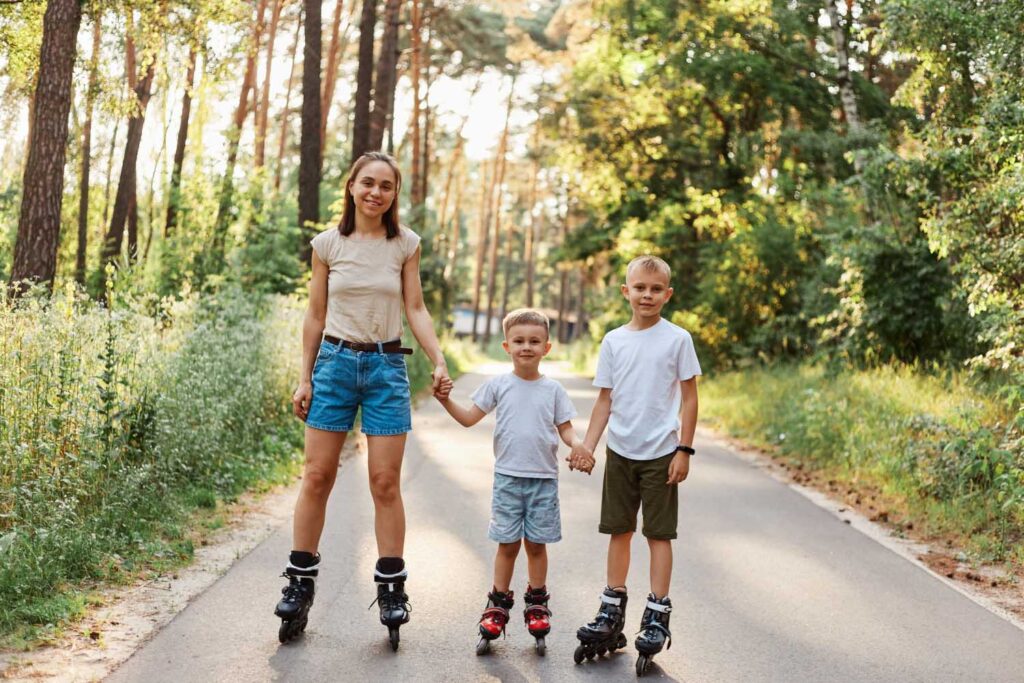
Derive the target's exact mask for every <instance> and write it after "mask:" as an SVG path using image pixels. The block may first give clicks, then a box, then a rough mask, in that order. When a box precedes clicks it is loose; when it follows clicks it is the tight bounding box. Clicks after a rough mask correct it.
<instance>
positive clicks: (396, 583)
mask: <svg viewBox="0 0 1024 683" xmlns="http://www.w3.org/2000/svg"><path fill="white" fill-rule="evenodd" d="M407 577H408V572H406V571H405V569H404V568H403V569H402V570H401V571H399V572H397V573H395V574H381V572H380V570H379V569H378V570H376V571H375V572H374V574H373V580H374V581H376V582H377V599H376V600H374V601H373V602H371V603H370V607H373V606H374V605H377V606H378V607H380V623H382V624H383V625H385V626H387V627H388V640H390V642H391V650H392V651H394V652H397V651H398V642H399V639H400V638H399V635H398V628H399V627H400V626H401V625H402V624H407V623H408V622H409V612H411V611H412V610H411V608H410V607H409V596H408V595H407V594H406V592H405V580H406V578H407Z"/></svg>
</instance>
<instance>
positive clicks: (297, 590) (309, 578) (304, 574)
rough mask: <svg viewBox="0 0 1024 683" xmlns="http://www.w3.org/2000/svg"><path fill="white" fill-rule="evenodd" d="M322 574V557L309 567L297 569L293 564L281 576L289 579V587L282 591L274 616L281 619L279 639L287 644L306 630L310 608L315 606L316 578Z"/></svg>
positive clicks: (317, 558) (318, 557) (317, 557)
mask: <svg viewBox="0 0 1024 683" xmlns="http://www.w3.org/2000/svg"><path fill="white" fill-rule="evenodd" d="M319 573H320V556H319V555H317V556H316V558H315V562H314V564H311V565H310V566H308V567H297V566H295V565H294V564H292V563H291V562H289V563H288V566H287V567H286V568H285V570H284V573H283V574H281V576H283V577H285V578H287V579H288V585H287V586H285V587H284V588H282V589H281V593H283V597H282V598H281V601H280V602H279V603H277V607H276V608H275V609H274V614H275V615H277V616H278V617H280V618H281V628H280V629H278V632H277V639H278V640H280V641H281V642H282V643H287V642H288V641H290V640H291V639H292V638H295V637H296V636H298V635H299V634H300V633H302V632H303V631H305V630H306V623H307V622H308V621H309V608H310V607H312V606H313V596H314V594H315V593H316V577H317V575H318V574H319Z"/></svg>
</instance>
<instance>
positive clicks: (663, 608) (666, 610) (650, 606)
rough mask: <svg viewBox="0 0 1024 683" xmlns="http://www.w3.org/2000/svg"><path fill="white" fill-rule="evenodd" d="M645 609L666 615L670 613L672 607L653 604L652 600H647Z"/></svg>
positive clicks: (658, 603) (657, 603)
mask: <svg viewBox="0 0 1024 683" xmlns="http://www.w3.org/2000/svg"><path fill="white" fill-rule="evenodd" d="M647 609H651V610H654V611H655V612H661V613H662V614H668V613H669V612H671V611H672V605H663V604H661V603H660V602H653V601H652V600H648V601H647Z"/></svg>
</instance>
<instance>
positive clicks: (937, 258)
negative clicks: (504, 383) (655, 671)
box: [0, 0, 1024, 646]
mask: <svg viewBox="0 0 1024 683" xmlns="http://www.w3.org/2000/svg"><path fill="white" fill-rule="evenodd" d="M1022 18H1024V2H1022V1H1021V0H1005V1H996V0H941V1H939V0H878V1H875V0H863V1H862V0H841V1H840V0H704V1H697V0H595V1H593V2H584V1H583V0H534V1H532V2H511V1H510V2H502V1H498V0H495V1H493V2H484V3H469V2H462V1H460V0H385V1H383V2H380V1H378V0H326V1H325V2H320V1H319V0H216V1H214V0H92V1H89V0H83V1H82V2H79V0H47V1H44V0H20V1H17V0H15V1H14V2H3V3H0V90H2V91H3V93H4V97H3V100H2V103H0V121H2V122H3V123H2V125H3V129H4V130H5V131H6V135H5V136H4V140H3V143H2V145H0V279H2V280H4V281H5V282H7V283H8V284H7V286H6V287H5V288H4V293H3V295H2V296H3V299H2V302H0V330H2V340H3V355H2V357H0V557H2V558H3V562H2V564H0V599H2V601H3V603H4V604H5V605H6V606H7V608H6V609H5V610H4V611H3V613H2V614H0V644H4V645H15V646H25V645H30V644H32V643H35V642H39V640H40V639H45V638H47V637H50V636H52V635H53V634H54V633H57V632H59V629H60V625H61V624H62V623H64V621H65V620H66V619H68V618H69V617H73V616H74V615H75V614H79V613H81V611H82V610H83V609H84V607H85V605H86V604H87V602H88V600H89V589H90V586H93V585H95V582H97V581H106V582H110V581H114V582H117V581H128V580H131V579H132V578H134V577H137V576H139V575H140V573H143V572H151V571H162V570H165V569H167V568H169V567H173V566H176V565H177V564H180V563H182V562H185V561H187V560H188V558H189V556H190V555H191V552H192V544H193V542H194V539H195V535H194V528H195V526H196V525H197V524H200V525H201V524H214V523H216V517H210V516H209V515H207V516H202V514H200V515H199V516H198V517H197V514H196V512H195V511H196V510H197V509H198V510H200V511H202V510H207V511H209V510H216V509H218V507H219V506H220V505H221V503H222V501H230V500H232V499H234V498H235V497H236V496H238V495H239V494H240V493H241V492H243V491H245V490H247V489H251V488H254V487H255V488H260V487H264V486H267V485H271V484H273V483H275V482H280V481H286V480H287V479H288V478H290V477H291V476H293V475H294V473H295V471H296V469H297V467H298V463H299V446H300V444H301V431H300V425H299V424H298V423H297V422H296V421H295V420H294V419H290V417H289V403H288V398H289V396H290V392H291V390H292V388H293V384H294V382H295V379H296V377H297V375H298V370H297V363H298V352H297V348H298V342H297V340H298V338H299V334H298V327H299V321H300V320H301V315H302V306H303V301H304V296H303V291H304V287H305V281H306V278H307V276H308V263H309V247H308V240H309V238H310V236H311V235H313V234H315V233H316V232H317V231H318V230H321V229H325V228H326V227H330V226H331V225H334V224H335V223H336V221H337V218H338V213H339V210H340V205H339V201H338V200H339V198H340V197H341V188H342V183H343V179H344V175H345V172H346V169H347V166H348V164H349V163H350V161H351V160H352V159H353V158H354V157H356V156H358V155H359V154H360V153H362V152H363V151H365V150H369V149H379V148H383V149H385V150H387V151H390V152H392V153H393V154H395V155H396V156H397V157H398V159H399V162H400V164H401V166H402V168H403V169H404V172H405V177H404V182H403V186H402V195H401V203H402V217H403V221H404V222H405V223H406V224H408V225H409V226H410V227H412V228H413V229H414V230H416V231H417V232H419V233H420V234H421V235H422V236H423V237H424V240H423V245H424V247H423V248H424V252H423V270H422V274H423V280H424V289H425V292H426V294H427V297H428V299H429V301H428V303H429V306H430V308H431V311H432V312H433V315H434V319H435V321H436V322H437V326H438V328H439V329H440V330H442V331H445V330H450V329H452V325H453V323H455V322H458V320H462V321H464V324H468V325H469V327H468V328H467V329H468V330H471V334H469V339H470V340H471V342H478V343H479V344H480V345H482V346H483V348H484V349H485V350H486V349H488V348H490V349H491V350H493V347H494V340H492V339H491V334H492V333H491V326H490V325H488V324H487V321H488V320H490V319H491V317H492V316H497V317H500V316H501V315H503V314H504V312H505V311H506V310H508V309H509V308H513V307H517V306H521V305H527V306H539V307H542V308H543V309H544V310H546V311H548V312H549V313H550V314H551V316H552V319H553V320H554V321H555V324H554V328H553V336H555V337H556V338H557V341H558V342H559V346H560V348H561V352H562V353H565V354H566V355H568V356H569V357H571V358H572V359H573V360H574V361H575V362H576V363H577V365H578V366H579V367H586V365H587V364H588V363H589V362H592V359H593V354H594V350H595V349H596V343H597V342H598V341H599V340H600V338H601V336H602V335H603V333H604V332H605V331H607V330H608V329H610V328H612V327H614V326H616V325H618V324H621V323H622V322H623V321H624V320H625V319H626V315H627V311H626V308H625V304H624V302H622V301H621V298H619V295H618V289H617V288H618V283H619V282H621V281H622V276H623V267H624V264H625V263H626V262H628V261H629V259H630V258H632V257H633V256H636V255H638V254H641V253H656V254H658V255H660V256H662V257H663V258H664V259H665V260H667V261H668V262H669V263H670V264H671V266H672V268H673V284H674V286H675V293H674V296H673V297H672V299H671V301H670V302H669V305H668V307H667V308H666V311H665V315H666V316H667V317H669V318H670V319H671V320H673V321H674V322H676V323H677V324H680V325H682V326H683V327H685V328H686V329H688V330H690V331H691V332H692V334H693V335H694V338H695V341H696V343H697V347H698V354H699V356H700V358H701V361H702V365H703V366H704V369H705V373H706V374H707V378H706V381H705V383H704V384H703V385H702V386H703V390H702V398H703V399H704V401H703V404H702V410H703V412H702V415H705V416H707V418H708V419H709V420H711V421H712V422H713V423H714V424H716V425H717V426H719V427H720V428H722V429H724V430H727V431H729V432H730V433H733V434H735V435H738V436H740V437H742V438H744V439H745V440H747V441H748V442H751V443H754V444H756V445H759V446H762V447H765V448H769V449H771V450H773V451H774V452H776V453H778V454H780V456H782V457H785V458H787V459H788V460H789V461H790V462H795V463H798V465H799V467H801V468H804V467H806V469H807V470H808V471H813V472H814V473H816V476H817V477H819V478H820V479H821V480H822V481H825V480H827V481H828V485H829V487H831V488H833V490H836V491H840V492H844V491H845V492H848V493H850V494H851V495H856V496H857V497H858V499H859V497H860V496H861V495H868V494H869V495H870V496H871V499H872V501H873V507H872V508H871V509H872V510H873V511H874V512H875V513H876V516H877V517H878V518H880V519H883V520H884V521H888V522H889V523H890V524H893V525H894V526H895V527H896V529H897V531H900V530H904V531H910V530H911V529H913V530H914V533H916V534H919V535H922V536H923V537H925V538H944V539H947V540H948V541H949V542H951V543H955V544H956V547H958V548H963V549H964V552H965V553H966V555H967V556H969V557H970V558H971V559H972V561H978V562H983V561H988V562H1000V563H1006V564H1007V565H1009V566H1011V567H1016V568H1017V569H1018V570H1019V569H1020V568H1021V567H1022V566H1024V436H1022V434H1024V418H1022V417H1021V404H1022V401H1024V103H1022V101H1021V93H1022V92H1024V34H1022V32H1021V31H1020V26H1021V21H1022ZM310 65H313V66H312V68H310ZM467 320H468V321H470V322H468V323H465V321H467ZM445 344H446V348H447V349H448V351H449V353H450V355H451V356H452V364H453V365H457V364H458V362H459V359H460V358H463V359H464V358H465V356H466V354H467V353H468V352H469V351H468V347H469V346H470V344H469V343H467V342H465V341H462V342H460V341H458V340H456V339H455V338H454V336H452V335H449V337H448V339H447V341H446V342H445ZM410 371H411V375H412V377H413V381H414V384H417V385H419V386H421V385H422V384H423V382H424V380H425V378H426V377H427V375H428V372H429V368H427V367H426V364H425V359H423V358H422V355H421V354H420V355H418V356H417V357H416V358H414V360H413V361H411V366H410ZM865 492H867V493H865ZM197 520H199V521H197ZM211 520H214V521H211Z"/></svg>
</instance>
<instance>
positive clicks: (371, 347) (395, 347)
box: [324, 334, 412, 356]
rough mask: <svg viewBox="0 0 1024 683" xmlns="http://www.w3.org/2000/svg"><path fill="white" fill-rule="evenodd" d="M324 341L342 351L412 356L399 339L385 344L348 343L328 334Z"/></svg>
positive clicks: (410, 351)
mask: <svg viewBox="0 0 1024 683" xmlns="http://www.w3.org/2000/svg"><path fill="white" fill-rule="evenodd" d="M324 341H325V342H330V343H331V344H334V345H335V346H340V347H342V348H343V349H352V350H353V351H366V352H370V353H404V354H405V355H407V356H408V355H412V349H407V348H404V347H403V346H402V340H401V339H392V340H391V341H386V342H350V341H347V340H345V339H338V338H337V337H332V336H331V335H329V334H325V335H324Z"/></svg>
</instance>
